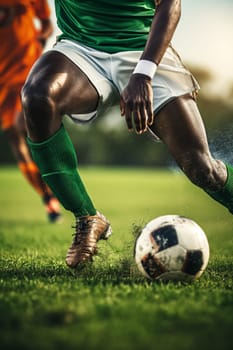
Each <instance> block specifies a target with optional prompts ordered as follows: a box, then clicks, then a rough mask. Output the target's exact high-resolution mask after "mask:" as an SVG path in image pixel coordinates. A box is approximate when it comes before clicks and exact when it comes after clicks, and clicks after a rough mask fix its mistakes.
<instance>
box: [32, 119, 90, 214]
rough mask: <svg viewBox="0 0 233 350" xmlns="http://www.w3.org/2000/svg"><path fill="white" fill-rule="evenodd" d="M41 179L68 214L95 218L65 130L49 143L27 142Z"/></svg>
mask: <svg viewBox="0 0 233 350" xmlns="http://www.w3.org/2000/svg"><path fill="white" fill-rule="evenodd" d="M27 141H28V145H29V147H30V149H31V152H32V157H33V159H34V161H35V163H36V164H37V165H38V168H39V169H40V172H41V175H42V178H43V179H44V181H45V182H46V183H47V184H48V186H49V187H50V188H51V190H52V191H53V193H54V194H55V196H56V197H57V198H58V200H59V201H60V202H61V204H62V205H63V206H64V208H66V209H67V210H70V211H71V212H73V213H74V214H75V216H78V217H81V216H86V215H95V214H96V209H95V207H94V205H93V203H92V201H91V199H90V197H89V195H88V194H87V191H86V189H85V187H84V184H83V182H82V180H81V178H80V176H79V173H78V171H77V158H76V154H75V150H74V147H73V144H72V142H71V140H70V137H69V135H68V133H67V132H66V130H65V128H64V126H63V125H62V126H61V128H60V129H59V130H58V131H57V132H56V133H55V134H54V135H53V136H51V137H50V138H49V139H48V140H46V141H43V142H40V143H35V142H32V141H31V140H30V139H28V140H27Z"/></svg>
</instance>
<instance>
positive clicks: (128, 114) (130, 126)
mask: <svg viewBox="0 0 233 350" xmlns="http://www.w3.org/2000/svg"><path fill="white" fill-rule="evenodd" d="M125 121H126V124H127V128H128V130H129V131H131V130H133V123H132V110H131V109H130V108H126V109H125Z"/></svg>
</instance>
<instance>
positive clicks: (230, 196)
mask: <svg viewBox="0 0 233 350" xmlns="http://www.w3.org/2000/svg"><path fill="white" fill-rule="evenodd" d="M226 169H227V181H226V183H225V185H224V186H223V188H221V189H220V190H219V191H216V192H214V191H209V190H206V192H207V193H208V194H209V195H210V196H211V197H212V198H213V199H215V200H216V201H217V202H219V203H221V204H222V205H224V207H226V208H227V209H228V210H229V211H230V212H231V213H232V214H233V167H232V166H231V165H228V164H226Z"/></svg>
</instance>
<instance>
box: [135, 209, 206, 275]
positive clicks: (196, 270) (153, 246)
mask: <svg viewBox="0 0 233 350" xmlns="http://www.w3.org/2000/svg"><path fill="white" fill-rule="evenodd" d="M134 257H135V261H136V264H137V266H138V269H139V271H140V272H141V273H142V274H143V275H144V276H145V277H147V278H149V279H152V280H163V281H170V280H176V281H185V280H194V279H197V278H199V277H200V276H201V274H202V273H203V272H204V270H205V268H206V266H207V264H208V260H209V244H208V240H207V237H206V235H205V233H204V231H203V230H202V229H201V227H200V226H199V225H198V224H197V223H196V222H195V221H193V220H191V219H188V218H186V217H182V216H179V215H164V216H160V217H157V218H156V219H154V220H152V221H150V222H149V223H148V224H147V225H146V226H145V227H144V228H143V229H142V231H141V233H140V234H139V236H138V237H137V239H136V242H135V249H134Z"/></svg>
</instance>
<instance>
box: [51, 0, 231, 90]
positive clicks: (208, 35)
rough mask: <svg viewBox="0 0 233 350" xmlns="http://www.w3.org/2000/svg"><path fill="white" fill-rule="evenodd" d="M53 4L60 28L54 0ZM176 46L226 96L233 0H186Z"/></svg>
mask: <svg viewBox="0 0 233 350" xmlns="http://www.w3.org/2000/svg"><path fill="white" fill-rule="evenodd" d="M49 4H50V6H51V9H52V12H53V20H54V25H55V27H56V23H55V16H54V0H49ZM57 33H58V30H57V29H56V30H55V33H54V37H55V35H56V34H57ZM54 37H53V38H52V39H51V40H50V42H49V45H50V43H51V42H52V41H54ZM49 45H48V46H49ZM173 45H174V46H175V48H176V49H177V50H178V52H179V53H180V54H181V57H182V59H183V61H185V63H188V64H190V65H195V66H201V67H203V68H208V69H210V70H211V72H212V73H213V76H214V78H215V80H214V81H213V85H214V86H213V90H214V91H215V92H216V91H218V89H219V92H220V93H221V94H222V93H223V92H224V90H225V87H226V88H227V87H228V86H229V84H231V85H233V0H195V1H192V0H183V1H182V15H181V19H180V22H179V25H178V27H177V30H176V33H175V35H174V38H173Z"/></svg>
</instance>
